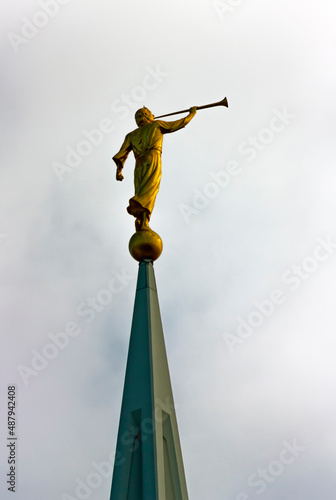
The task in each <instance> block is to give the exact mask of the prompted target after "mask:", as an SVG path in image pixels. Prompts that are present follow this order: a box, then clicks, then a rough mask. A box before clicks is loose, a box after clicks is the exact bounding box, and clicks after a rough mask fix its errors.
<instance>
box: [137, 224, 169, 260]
mask: <svg viewBox="0 0 336 500" xmlns="http://www.w3.org/2000/svg"><path fill="white" fill-rule="evenodd" d="M128 248H129V251H130V254H131V255H132V257H133V259H135V260H137V261H138V262H140V261H141V260H143V259H150V260H156V259H158V258H159V257H160V255H161V252H162V248H163V245H162V240H161V238H160V236H159V235H158V234H157V233H155V232H154V231H152V230H151V229H141V231H137V232H136V233H134V234H133V236H132V238H131V239H130V242H129V245H128Z"/></svg>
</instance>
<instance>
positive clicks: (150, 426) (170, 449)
mask: <svg viewBox="0 0 336 500" xmlns="http://www.w3.org/2000/svg"><path fill="white" fill-rule="evenodd" d="M187 499H188V495H187V488H186V483H185V476H184V468H183V461H182V454H181V449H180V441H179V436H178V429H177V422H176V415H175V410H174V402H173V395H172V389H171V382H170V377H169V369H168V362H167V355H166V349H165V344H164V338H163V330H162V323H161V316H160V309H159V302H158V297H157V291H156V283H155V276H154V269H153V263H152V261H149V260H144V261H141V262H140V264H139V273H138V281H137V290H136V296H135V303H134V311H133V320H132V328H131V337H130V344H129V351H128V358H127V367H126V375H125V384H124V392H123V399H122V407H121V414H120V422H119V431H118V439H117V448H116V459H115V464H114V470H113V479H112V488H111V496H110V500H187Z"/></svg>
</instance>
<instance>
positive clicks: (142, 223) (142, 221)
mask: <svg viewBox="0 0 336 500" xmlns="http://www.w3.org/2000/svg"><path fill="white" fill-rule="evenodd" d="M148 223H149V218H148V214H147V213H146V212H142V213H141V215H140V216H139V218H137V219H136V220H135V230H136V231H143V230H146V229H147V230H150V227H149V225H148Z"/></svg>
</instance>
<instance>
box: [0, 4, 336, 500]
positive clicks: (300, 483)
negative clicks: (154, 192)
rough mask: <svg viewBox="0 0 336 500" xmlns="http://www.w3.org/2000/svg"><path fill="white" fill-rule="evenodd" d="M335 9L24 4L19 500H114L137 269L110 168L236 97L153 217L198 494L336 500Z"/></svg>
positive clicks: (16, 215)
mask: <svg viewBox="0 0 336 500" xmlns="http://www.w3.org/2000/svg"><path fill="white" fill-rule="evenodd" d="M335 14H336V6H335V3H334V2H333V1H332V0H322V1H320V2H316V1H314V2H313V1H311V0H296V1H295V2H293V1H290V0H282V1H279V0H273V1H267V0H256V1H253V2H251V1H245V0H221V1H219V0H218V1H212V0H208V1H205V0H203V1H201V0H170V1H162V0H155V1H154V0H143V1H141V2H139V1H135V0H124V1H113V0H112V1H108V0H100V1H96V2H90V1H87V0H81V1H79V0H57V1H56V0H40V1H35V0H24V1H23V0H19V1H16V2H9V1H7V2H5V4H4V5H3V6H2V13H1V15H0V20H1V21H0V22H1V32H2V44H1V73H2V74H1V104H2V110H1V117H2V120H1V142H2V162H1V186H2V194H1V205H2V209H1V212H0V213H1V223H0V265H1V283H2V287H1V288H2V293H1V312H2V314H1V317H2V344H1V355H0V356H1V363H0V366H1V391H0V407H1V415H2V416H1V421H2V425H1V449H0V462H1V468H0V474H1V478H0V481H1V486H0V488H1V495H0V496H1V498H2V499H4V500H6V499H7V498H8V499H9V498H13V496H12V493H11V492H9V491H8V490H7V487H8V485H7V484H6V479H7V478H6V474H7V473H8V471H9V465H8V463H7V458H8V450H9V448H7V447H6V444H7V441H6V439H7V427H6V425H4V424H5V423H6V418H7V386H8V385H13V384H15V385H16V387H17V389H16V391H17V405H18V407H17V409H16V410H17V436H18V441H17V445H16V458H17V460H18V467H17V469H16V486H17V493H16V497H15V498H16V499H17V500H69V499H70V500H73V499H74V498H75V499H80V498H90V499H91V500H108V498H109V493H110V485H111V474H109V472H108V464H106V463H105V469H104V470H105V471H107V472H106V473H105V476H106V477H104V474H103V473H102V469H101V468H99V464H100V465H101V463H102V462H108V463H110V467H112V465H111V460H112V458H111V457H113V453H114V450H115V442H116V437H117V430H118V422H119V413H120V405H121V396H122V389H123V379H124V373H125V365H126V355H127V348H128V342H129V333H130V326H131V318H132V311H133V303H134V294H135V286H136V277H137V270H138V266H137V263H136V261H134V260H133V259H132V258H131V256H130V255H129V253H128V241H129V238H130V237H131V235H132V234H133V232H134V219H133V217H131V216H129V215H128V214H127V212H126V206H127V204H128V199H129V198H130V197H131V196H132V195H133V169H134V159H133V156H130V157H129V159H128V160H127V163H126V165H125V168H124V176H125V179H124V181H123V183H117V182H116V181H115V165H114V163H113V162H112V160H111V157H112V156H113V155H114V154H115V153H116V152H117V151H118V150H119V148H120V146H121V143H122V141H123V139H124V136H125V135H126V134H127V133H128V132H130V131H131V130H133V129H134V128H135V127H136V125H135V121H134V112H135V111H136V110H137V109H138V108H139V107H142V106H143V105H146V106H147V107H148V108H150V109H151V110H152V112H153V113H154V114H156V115H159V114H163V113H167V112H171V111H175V110H179V109H184V108H189V107H190V106H193V105H196V106H197V105H203V104H207V103H210V102H215V101H219V100H221V99H222V98H223V97H225V96H227V98H228V101H229V108H228V109H226V108H219V107H218V108H213V109H208V110H203V111H199V112H198V113H197V114H196V116H195V118H194V119H193V120H192V121H191V122H190V124H189V125H188V126H187V127H186V128H185V129H183V130H180V131H178V132H176V133H175V134H171V135H168V136H166V137H165V138H164V145H163V147H164V149H163V177H162V183H161V189H160V192H159V195H158V197H157V201H156V205H155V208H154V212H153V216H152V219H151V227H152V228H153V229H154V230H155V231H157V232H158V233H159V234H160V236H161V237H162V240H163V244H164V250H163V253H162V255H161V257H160V259H159V260H158V261H156V262H155V266H154V267H155V274H156V281H157V286H158V293H159V300H160V307H161V314H162V320H163V327H164V332H165V339H166V346H167V353H168V359H169V366H170V373H171V379H172V385H173V391H174V397H175V403H176V411H177V418H178V424H179V432H180V437H181V444H182V452H183V457H184V466H185V472H186V479H187V485H188V491H189V498H190V500H207V499H209V500H256V499H258V498H262V499H265V500H284V499H286V500H320V499H323V500H334V499H335V487H336V483H335V468H336V452H335V449H336V426H335V421H336V401H335V377H336V366H335V348H336V339H335V337H336V335H335V334H336V328H335V292H336V290H335V289H336V285H335V271H336V228H335V213H336V197H335V182H336V173H335V128H336V127H335V115H336V111H335V110H336V94H335V87H336V64H335V55H336V32H335ZM109 287H110V288H109ZM106 290H107V291H106ZM90 304H91V305H90ZM92 304H95V305H94V306H93V305H92ZM51 358H52V359H51ZM112 461H113V460H112ZM97 467H98V469H99V470H100V471H101V472H99V471H98V469H97ZM83 485H84V486H83Z"/></svg>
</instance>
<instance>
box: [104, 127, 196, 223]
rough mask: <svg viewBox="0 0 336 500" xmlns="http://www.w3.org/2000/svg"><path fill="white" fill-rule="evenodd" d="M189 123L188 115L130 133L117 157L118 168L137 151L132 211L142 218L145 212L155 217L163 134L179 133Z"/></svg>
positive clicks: (130, 205) (131, 212)
mask: <svg viewBox="0 0 336 500" xmlns="http://www.w3.org/2000/svg"><path fill="white" fill-rule="evenodd" d="M188 122H189V120H186V118H182V119H180V120H175V121H171V122H166V121H162V120H156V121H151V122H149V123H146V124H144V125H141V126H140V127H138V128H137V129H135V130H133V132H130V133H129V134H127V135H126V137H125V140H124V143H123V145H122V146H121V148H120V151H119V152H118V153H117V154H116V155H115V156H114V157H113V160H114V161H115V163H116V164H117V166H118V167H121V168H122V167H123V166H124V163H125V161H126V159H127V157H128V155H129V153H130V151H132V150H133V153H134V156H135V169H134V189H135V195H134V196H133V198H131V199H130V200H129V206H128V207H127V211H128V213H130V214H131V215H134V217H137V218H139V217H140V214H141V213H142V212H146V213H147V214H148V219H149V218H150V216H151V213H152V210H153V207H154V203H155V198H156V195H157V193H158V191H159V187H160V181H161V153H162V141H163V134H167V133H170V132H175V131H176V130H179V129H181V128H183V127H185V125H186V124H187V123H188Z"/></svg>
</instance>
